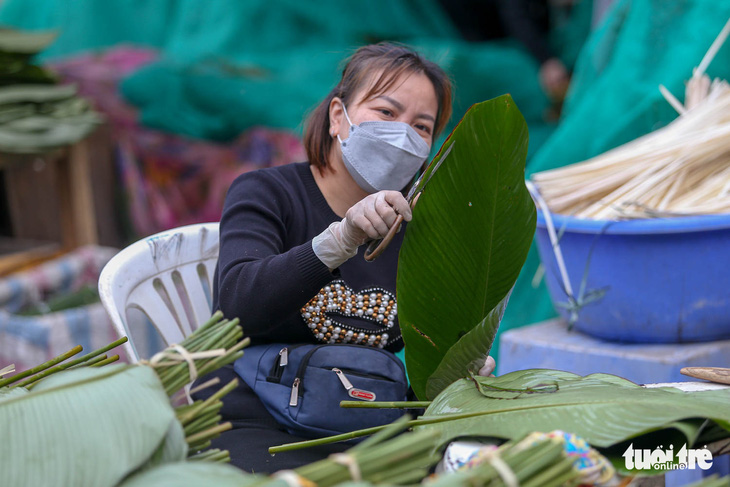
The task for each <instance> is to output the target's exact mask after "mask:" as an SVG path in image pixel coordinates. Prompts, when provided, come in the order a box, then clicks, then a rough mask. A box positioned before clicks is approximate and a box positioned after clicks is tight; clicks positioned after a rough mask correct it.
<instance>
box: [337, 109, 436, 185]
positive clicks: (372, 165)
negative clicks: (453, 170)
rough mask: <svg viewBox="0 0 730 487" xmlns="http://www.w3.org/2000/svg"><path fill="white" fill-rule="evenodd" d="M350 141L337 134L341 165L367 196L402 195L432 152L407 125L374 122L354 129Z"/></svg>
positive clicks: (352, 128)
mask: <svg viewBox="0 0 730 487" xmlns="http://www.w3.org/2000/svg"><path fill="white" fill-rule="evenodd" d="M342 109H343V110H344V112H345V117H346V118H347V122H348V123H349V124H350V131H349V136H348V137H347V140H344V141H343V140H342V139H341V138H340V135H339V134H337V140H339V141H340V145H341V148H342V161H343V162H344V163H345V167H346V168H347V170H348V172H349V173H350V175H351V176H352V177H353V179H354V180H355V182H357V184H358V186H360V187H361V188H362V189H363V190H365V191H367V192H368V193H377V192H378V191H382V190H385V189H389V190H394V191H400V190H401V189H403V188H405V186H406V185H407V184H408V183H409V182H410V181H411V179H413V177H414V176H415V175H416V172H418V169H419V168H420V167H421V166H422V165H423V163H424V161H425V160H426V158H427V157H428V154H429V153H430V152H431V149H430V147H429V146H428V144H427V143H426V141H425V140H423V138H422V137H421V136H420V135H418V133H417V132H416V131H415V130H414V129H413V127H411V126H410V125H408V124H407V123H404V122H386V121H373V122H362V123H361V124H360V125H353V123H352V122H351V121H350V117H349V116H348V115H347V109H346V108H345V105H344V103H343V104H342Z"/></svg>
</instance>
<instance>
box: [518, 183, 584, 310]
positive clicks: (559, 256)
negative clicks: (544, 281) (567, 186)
mask: <svg viewBox="0 0 730 487" xmlns="http://www.w3.org/2000/svg"><path fill="white" fill-rule="evenodd" d="M525 185H526V186H527V190H528V191H529V192H530V194H531V195H532V198H533V199H534V200H535V202H536V203H537V206H538V207H539V208H540V209H541V210H542V213H543V215H544V216H545V224H546V226H547V231H548V235H549V236H550V243H552V247H553V253H554V254H555V260H556V261H557V263H558V270H559V271H560V278H561V279H562V280H563V286H564V288H565V293H566V294H567V295H568V297H569V298H570V299H571V300H573V301H575V298H574V297H573V287H572V286H571V285H570V280H569V279H568V271H567V270H566V269H565V261H564V260H563V252H562V251H561V250H560V242H559V241H558V236H557V234H556V232H555V226H554V225H553V218H552V216H551V215H550V210H549V209H548V206H547V203H545V200H543V199H542V196H540V193H539V192H538V190H537V188H536V187H535V185H534V184H533V183H532V181H529V180H526V181H525Z"/></svg>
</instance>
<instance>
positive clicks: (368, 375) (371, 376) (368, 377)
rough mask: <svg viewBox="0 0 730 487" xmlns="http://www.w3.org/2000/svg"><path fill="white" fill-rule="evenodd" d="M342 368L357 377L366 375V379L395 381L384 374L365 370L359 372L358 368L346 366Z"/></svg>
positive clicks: (341, 368)
mask: <svg viewBox="0 0 730 487" xmlns="http://www.w3.org/2000/svg"><path fill="white" fill-rule="evenodd" d="M340 370H341V371H342V372H345V373H347V375H354V376H355V377H364V378H366V379H376V380H385V381H389V382H395V381H394V380H393V379H391V378H390V377H383V376H382V375H377V374H366V373H364V372H358V371H357V370H352V369H346V368H344V367H340Z"/></svg>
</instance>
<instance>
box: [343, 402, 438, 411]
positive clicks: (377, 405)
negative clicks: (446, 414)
mask: <svg viewBox="0 0 730 487" xmlns="http://www.w3.org/2000/svg"><path fill="white" fill-rule="evenodd" d="M430 405H431V401H390V402H388V401H380V402H368V401H340V407H341V408H361V409H423V408H427V407H429V406H430Z"/></svg>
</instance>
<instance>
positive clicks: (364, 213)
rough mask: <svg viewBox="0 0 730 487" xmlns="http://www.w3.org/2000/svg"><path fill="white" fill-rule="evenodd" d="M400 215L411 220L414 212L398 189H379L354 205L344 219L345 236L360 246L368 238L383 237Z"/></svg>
mask: <svg viewBox="0 0 730 487" xmlns="http://www.w3.org/2000/svg"><path fill="white" fill-rule="evenodd" d="M398 215H403V218H404V219H405V221H407V222H408V221H411V218H412V216H413V213H412V212H411V208H410V206H408V202H407V201H406V199H405V198H404V197H403V195H402V194H401V193H400V192H398V191H378V192H377V193H373V194H371V195H369V196H366V197H365V198H363V199H361V200H360V201H358V202H357V203H356V204H355V205H353V206H352V207H351V208H350V209H349V210H347V213H346V214H345V218H344V220H343V223H344V229H343V233H344V238H346V239H348V240H350V241H351V242H353V243H357V246H360V245H362V244H364V243H365V242H367V241H368V240H375V239H378V238H383V237H385V235H386V234H387V233H388V230H390V227H392V226H393V223H395V219H396V218H397V217H398Z"/></svg>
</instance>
